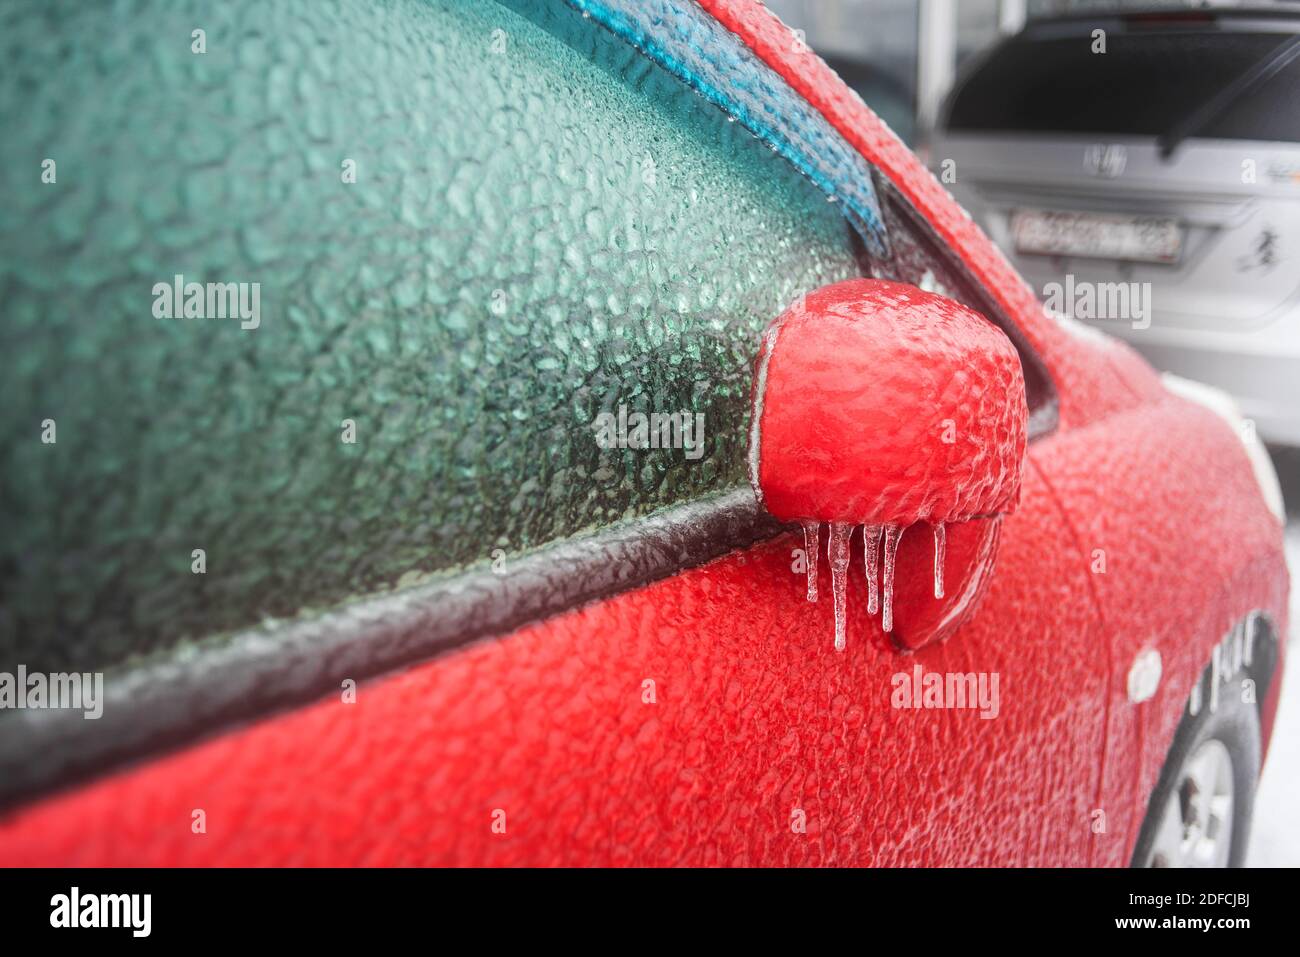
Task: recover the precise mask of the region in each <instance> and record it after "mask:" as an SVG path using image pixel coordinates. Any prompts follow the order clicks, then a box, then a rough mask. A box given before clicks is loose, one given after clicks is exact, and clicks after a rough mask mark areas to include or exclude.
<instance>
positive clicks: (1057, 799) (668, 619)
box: [0, 0, 1288, 865]
mask: <svg viewBox="0 0 1300 957" xmlns="http://www.w3.org/2000/svg"><path fill="white" fill-rule="evenodd" d="M701 4H702V6H703V7H704V8H705V9H707V10H709V11H711V12H712V13H713V14H714V15H715V16H717V17H718V18H719V20H720V21H721V22H722V23H724V24H725V25H726V26H727V27H728V28H729V29H730V30H732V31H733V32H734V33H735V34H736V35H738V36H739V37H741V39H742V40H743V41H744V42H745V43H746V44H747V45H748V46H749V47H750V48H751V49H753V50H754V51H755V52H756V53H757V54H758V55H759V56H760V57H761V58H762V59H763V60H764V61H765V62H767V63H768V64H769V65H770V66H771V67H772V68H773V69H775V70H776V71H777V72H779V73H780V74H781V75H782V76H783V77H784V78H785V79H786V80H787V81H788V82H790V83H791V84H792V85H793V86H794V87H795V88H796V89H798V90H799V91H800V92H801V93H802V94H803V95H804V96H806V97H807V98H808V100H809V101H810V102H811V103H812V104H813V105H814V106H815V107H816V108H817V109H819V110H820V111H821V112H822V113H823V115H825V116H826V118H827V119H828V120H830V121H831V122H832V123H833V124H834V125H835V127H836V128H837V129H839V130H840V132H841V133H843V135H844V136H845V137H846V138H847V139H848V140H849V141H850V142H851V143H852V144H853V145H854V146H855V147H857V148H858V149H859V150H860V151H861V152H862V155H863V156H865V157H866V158H867V159H868V160H869V161H871V162H872V163H874V164H875V165H877V166H878V168H879V169H880V170H882V172H883V173H884V175H886V176H887V177H888V178H889V179H890V180H891V181H892V182H894V183H895V184H896V185H897V186H898V188H899V189H900V190H901V191H902V192H903V193H904V194H905V195H907V197H908V198H909V199H910V200H911V201H912V202H913V203H914V204H915V206H916V207H917V209H918V210H920V211H921V213H922V214H923V215H925V216H926V217H927V218H928V219H929V220H930V221H931V222H932V223H933V224H934V225H935V226H936V228H937V229H938V230H939V232H940V234H941V235H942V236H943V238H944V240H945V242H947V243H948V244H949V245H950V246H951V247H952V248H953V249H954V250H956V251H957V252H958V254H959V255H960V256H961V257H962V259H963V260H964V261H965V262H966V264H967V265H968V266H969V268H970V269H971V270H972V271H973V272H974V274H975V275H976V276H978V277H979V279H980V280H981V281H982V282H983V283H984V284H985V286H987V288H988V289H989V290H990V292H991V293H992V294H993V295H994V296H995V297H996V298H997V299H998V301H999V302H1000V303H1001V304H1002V305H1003V307H1004V308H1006V309H1007V311H1008V313H1009V314H1010V315H1011V316H1013V317H1014V319H1015V321H1016V322H1017V323H1018V324H1019V325H1020V327H1021V328H1022V330H1023V331H1024V332H1025V334H1026V336H1027V337H1028V338H1029V339H1030V341H1031V343H1032V345H1033V347H1034V348H1035V350H1036V351H1038V352H1039V353H1040V355H1041V356H1042V357H1043V358H1044V360H1045V361H1046V363H1047V365H1048V367H1049V369H1050V371H1051V373H1052V376H1053V379H1054V381H1055V383H1056V386H1057V390H1058V392H1059V395H1060V427H1059V428H1058V430H1057V431H1056V433H1055V434H1053V435H1051V436H1048V437H1045V438H1043V439H1040V440H1038V441H1036V442H1034V443H1032V444H1031V445H1030V446H1029V450H1028V453H1027V460H1028V461H1027V465H1026V468H1025V471H1024V475H1023V486H1022V490H1021V503H1020V508H1019V509H1018V510H1017V511H1016V512H1015V513H1014V514H1011V515H1009V516H1007V517H1006V518H1005V519H1004V520H1003V522H1002V528H1001V543H1000V546H999V557H998V564H997V567H996V570H995V572H994V574H993V575H992V576H991V578H990V580H988V581H987V582H985V583H984V585H983V586H982V587H983V588H984V589H985V593H984V597H983V600H981V601H980V602H978V604H977V606H976V607H975V608H974V610H973V611H972V612H971V613H970V615H969V617H968V618H967V620H966V621H965V622H964V623H963V624H962V626H961V628H960V630H959V631H957V632H956V633H955V634H952V635H951V636H950V638H949V640H947V641H942V642H932V643H929V644H925V645H923V646H921V647H919V648H916V649H915V650H913V651H911V653H905V651H904V650H901V649H899V648H898V647H897V646H896V645H895V644H894V643H893V642H892V641H890V640H888V639H887V638H886V637H885V636H884V635H883V634H882V633H880V632H879V631H878V630H876V629H873V628H872V627H870V623H871V619H869V618H868V615H867V601H865V600H863V601H856V602H854V603H852V604H851V605H850V608H849V612H848V625H849V628H850V630H851V631H852V632H854V633H859V634H863V635H865V636H866V637H865V639H864V640H863V641H862V642H861V643H860V645H857V646H855V647H854V648H853V650H852V652H851V653H848V654H836V653H835V652H834V651H833V650H831V648H830V647H829V644H828V643H827V642H826V641H825V635H826V633H827V629H828V627H829V626H830V623H831V614H832V612H831V609H830V608H829V607H828V605H827V603H824V602H822V603H809V602H807V601H806V600H805V595H804V592H803V589H802V588H798V587H796V586H795V584H794V583H795V582H796V581H797V579H796V577H795V576H794V574H793V572H792V570H791V554H792V551H793V550H794V549H797V548H799V547H800V546H801V539H800V538H798V537H796V536H795V535H788V536H784V537H781V538H778V539H775V540H773V541H771V542H768V543H764V544H762V545H760V546H757V547H755V548H752V549H749V550H745V551H742V552H738V553H734V554H732V555H729V556H727V557H725V558H723V559H721V560H718V561H716V562H713V563H711V564H709V565H706V566H704V567H701V568H696V569H692V570H689V571H686V572H684V573H682V574H681V575H678V576H675V577H673V578H671V579H668V580H665V581H662V582H660V583H657V584H655V585H652V586H649V587H646V588H641V589H637V590H634V591H631V592H627V593H624V594H622V595H619V596H616V597H614V598H612V599H609V600H607V601H603V602H600V603H597V604H595V605H592V606H590V607H587V608H584V609H580V610H575V611H573V612H570V613H568V614H564V615H560V616H558V617H555V618H552V619H549V620H547V621H545V622H542V623H539V624H536V625H533V626H530V627H527V628H524V629H521V630H519V631H517V632H515V633H514V634H511V635H508V636H504V637H502V638H501V639H499V640H496V641H491V642H486V643H483V644H480V645H477V646H474V647H470V648H467V649H464V650H462V651H459V652H457V653H455V654H451V655H448V656H446V657H444V658H441V659H439V660H436V661H433V662H429V663H426V664H423V665H420V666H418V667H415V668H412V669H411V670H409V671H407V672H405V673H402V674H398V675H394V676H391V677H388V678H385V679H383V680H379V681H375V682H372V683H368V684H363V685H362V687H361V688H360V689H359V694H358V700H357V703H356V704H355V705H346V706H345V705H342V704H340V703H339V702H338V701H337V700H334V699H331V700H328V701H323V702H321V703H319V704H316V705H313V706H311V707H307V708H303V709H300V710H298V711H295V712H293V713H288V714H282V715H278V716H275V717H272V718H268V719H266V720H262V721H259V722H256V723H255V724H253V725H251V726H248V727H246V728H242V729H239V730H236V731H232V732H230V733H226V734H223V735H221V736H219V737H217V738H215V739H213V740H211V741H208V742H206V743H203V744H200V745H198V746H196V747H191V748H188V749H186V750H184V751H182V752H180V753H177V754H174V755H171V756H168V757H165V758H163V759H161V760H158V761H155V762H152V763H150V764H148V765H145V766H141V767H135V768H129V769H126V770H123V771H121V772H119V773H117V774H114V775H112V776H110V777H107V778H105V779H103V780H100V781H98V782H95V783H92V784H90V785H89V786H86V787H83V788H80V789H78V790H76V791H73V792H70V793H67V794H63V795H59V796H56V797H54V798H51V799H49V800H46V801H43V802H41V803H38V804H35V805H31V806H28V807H25V808H23V809H20V810H18V811H15V812H11V813H10V814H8V815H7V816H5V817H4V818H3V820H0V863H3V864H51V863H79V864H126V865H131V864H164V865H165V864H252V865H269V864H291V863H301V864H334V865H338V864H440V863H441V864H449V863H455V864H534V865H548V864H702V865H709V864H716V865H726V864H894V865H898V864H916V865H948V864H986V865H991V864H1086V863H1092V864H1098V865H1119V864H1124V863H1127V862H1128V860H1129V858H1130V855H1131V853H1132V848H1133V843H1134V840H1135V837H1136V831H1137V827H1138V825H1139V823H1140V821H1141V816H1142V813H1143V810H1144V808H1145V804H1146V800H1147V797H1148V795H1149V794H1150V792H1151V789H1152V787H1153V785H1154V782H1155V778H1156V775H1157V774H1158V772H1159V770H1160V766H1161V763H1162V761H1163V759H1164V754H1165V752H1166V750H1167V748H1168V746H1169V743H1170V740H1171V738H1172V734H1173V730H1174V728H1175V726H1176V725H1177V722H1178V719H1179V716H1180V715H1181V713H1182V710H1183V703H1184V701H1185V700H1186V696H1187V694H1188V691H1189V689H1190V688H1191V686H1192V683H1193V680H1194V679H1195V678H1196V676H1198V675H1199V674H1200V672H1201V669H1202V668H1203V666H1204V664H1205V662H1206V661H1207V660H1208V658H1209V655H1210V650H1211V648H1213V646H1214V645H1215V644H1216V643H1217V641H1218V640H1219V639H1220V638H1221V637H1222V636H1223V635H1224V634H1225V633H1226V632H1227V630H1228V629H1229V628H1230V627H1231V626H1232V625H1233V624H1234V623H1235V622H1236V621H1239V620H1240V619H1241V618H1242V617H1243V616H1245V615H1246V614H1247V613H1248V612H1251V611H1254V610H1258V611H1260V612H1262V613H1263V614H1264V615H1265V616H1267V617H1268V618H1269V619H1270V621H1271V623H1272V626H1273V628H1274V629H1275V630H1276V631H1279V632H1281V633H1285V627H1286V619H1285V615H1286V593H1287V585H1288V583H1287V575H1286V570H1285V565H1284V561H1283V557H1282V537H1281V530H1280V528H1279V526H1278V523H1277V522H1276V520H1275V519H1274V518H1273V516H1272V515H1271V514H1270V513H1269V512H1268V510H1267V509H1266V507H1265V505H1264V503H1263V501H1262V500H1261V497H1260V495H1259V491H1258V489H1257V487H1256V485H1255V480H1254V477H1253V474H1252V472H1251V468H1250V465H1249V463H1248V461H1247V459H1246V455H1245V453H1244V452H1243V450H1242V448H1241V443H1240V440H1239V438H1238V437H1237V436H1236V435H1234V434H1233V432H1232V430H1231V429H1230V428H1229V427H1228V426H1227V425H1226V424H1225V423H1224V422H1223V421H1221V420H1220V419H1218V418H1217V417H1216V416H1214V415H1213V414H1211V413H1210V412H1208V411H1206V410H1205V409H1202V408H1200V407H1198V406H1195V405H1192V404H1190V403H1188V402H1186V401H1183V400H1180V399H1176V398H1174V397H1172V396H1170V395H1168V394H1166V393H1165V392H1164V390H1163V389H1162V388H1161V386H1160V384H1159V381H1158V379H1157V378H1156V376H1155V375H1154V374H1153V373H1152V372H1151V370H1150V369H1149V368H1148V367H1147V366H1146V365H1145V363H1143V362H1142V361H1141V360H1140V359H1138V358H1137V357H1136V356H1135V355H1134V354H1133V353H1132V352H1131V351H1130V350H1127V349H1126V348H1125V347H1123V346H1121V345H1118V344H1096V343H1094V342H1091V341H1088V340H1083V339H1078V338H1075V337H1073V336H1071V335H1069V334H1068V333H1066V332H1065V331H1063V330H1062V329H1060V328H1058V327H1057V326H1055V325H1054V324H1052V323H1051V322H1049V321H1048V320H1046V319H1045V318H1044V317H1043V315H1042V313H1041V309H1040V308H1039V306H1038V304H1037V302H1036V300H1035V299H1034V297H1033V294H1032V292H1030V290H1029V289H1028V288H1027V287H1026V286H1025V285H1024V284H1023V283H1022V282H1021V281H1020V280H1019V278H1018V277H1017V276H1016V275H1015V274H1014V272H1013V271H1012V270H1011V268H1010V267H1009V266H1008V265H1007V264H1006V262H1005V260H1004V259H1003V258H1002V257H1001V255H1000V254H999V253H998V252H997V251H996V250H995V249H994V247H993V246H992V245H991V244H990V243H989V242H988V241H987V239H986V238H985V237H984V236H983V235H982V234H981V233H980V232H979V230H978V229H977V228H976V227H975V226H974V225H973V224H972V223H971V222H970V221H969V220H968V219H967V218H966V217H965V216H964V215H963V214H962V212H961V211H960V210H959V209H958V208H957V206H956V205H955V204H954V203H953V202H952V201H951V199H950V198H949V197H948V196H947V195H946V193H944V191H943V190H942V188H941V187H940V186H939V185H938V184H937V183H936V182H935V181H934V180H933V178H932V177H930V176H929V174H928V173H927V172H926V171H925V170H924V169H923V168H922V167H921V166H920V164H919V163H918V162H917V161H916V160H915V158H914V157H913V156H912V155H911V154H910V153H909V152H908V151H907V150H906V148H905V147H904V146H903V145H902V144H901V143H900V142H899V141H898V140H897V139H896V138H895V137H894V136H893V135H892V134H891V133H890V132H889V131H888V130H887V129H886V128H885V127H884V126H883V125H882V124H881V123H880V122H879V121H878V120H877V119H876V118H875V116H874V115H873V114H872V113H871V112H870V111H869V110H868V109H867V108H866V107H865V106H863V105H862V103H861V101H860V100H859V99H858V98H857V97H856V96H855V95H854V94H852V93H851V92H850V91H849V90H848V89H847V88H846V87H845V86H844V85H843V83H841V82H840V81H839V80H838V79H837V78H836V77H835V76H834V75H833V74H832V73H831V72H830V71H829V69H828V68H826V67H825V65H824V64H822V63H821V61H820V60H818V59H817V58H816V57H815V56H813V55H812V54H810V53H808V52H806V51H805V50H804V48H802V46H801V45H798V44H794V43H792V42H791V41H790V34H789V31H788V30H787V28H785V27H784V26H783V25H782V24H780V23H779V21H777V20H776V18H775V17H773V16H772V15H771V14H770V13H768V12H767V10H766V9H765V8H764V7H762V6H761V5H760V4H758V3H756V2H753V0H701ZM973 525H975V523H969V524H968V526H966V527H971V526H973ZM955 527H956V526H955ZM955 539H956V536H955V535H951V536H950V540H949V542H948V548H949V552H950V555H949V564H950V567H951V564H952V563H953V555H952V552H953V551H954V550H955V547H956V544H957V543H956V540H955ZM859 541H860V539H859ZM927 544H928V543H927ZM906 549H907V544H906V541H905V542H904V544H903V546H902V547H901V549H900V553H899V564H900V568H899V579H900V581H899V587H900V588H905V587H907V583H908V582H912V581H913V580H914V579H915V578H917V577H919V578H920V579H921V580H922V586H921V587H923V588H928V587H930V586H931V584H932V581H931V576H932V568H931V566H930V563H929V562H925V563H921V562H910V561H909V558H908V555H907V552H906ZM927 552H928V549H927ZM1099 555H1100V556H1101V557H1102V558H1104V562H1103V563H1102V565H1099V564H1098V556H1099ZM1099 568H1103V569H1104V570H1102V571H1099V570H1098V569H1099ZM828 575H829V571H828V570H826V569H825V567H824V566H823V568H822V581H823V583H825V581H826V580H827V576H828ZM847 587H848V588H849V589H850V590H852V589H861V590H862V591H863V592H865V590H866V587H867V585H866V582H865V581H864V580H863V579H862V578H861V577H859V576H849V578H848V586H847ZM954 587H955V586H954V583H953V580H952V577H951V574H950V576H949V581H948V582H947V590H948V591H949V592H951V590H952V589H953V588H954ZM900 624H901V622H900ZM1150 648H1154V649H1156V650H1158V651H1159V652H1160V654H1161V657H1162V660H1163V661H1164V663H1165V668H1164V675H1163V677H1162V679H1161V684H1160V687H1159V689H1158V691H1157V693H1156V695H1155V697H1153V698H1152V699H1150V700H1149V701H1146V702H1145V703H1143V704H1140V705H1134V704H1132V703H1131V702H1129V701H1128V699H1127V695H1126V691H1125V687H1124V680H1123V676H1124V674H1125V672H1126V671H1127V669H1128V666H1129V664H1130V663H1131V662H1132V660H1133V659H1134V657H1135V656H1136V655H1138V654H1140V653H1142V652H1143V651H1144V650H1146V649H1150ZM1279 651H1281V649H1279ZM917 664H920V665H921V666H922V667H923V668H924V670H925V672H927V673H928V672H935V671H939V672H969V671H980V672H989V673H993V672H996V673H998V674H999V675H1000V677H1001V680H1000V688H1001V689H1002V690H1001V693H1002V701H1001V706H1000V710H999V715H998V718H997V719H996V720H980V719H979V718H978V716H975V715H972V714H970V713H969V712H963V711H952V710H932V711H927V710H900V709H895V708H892V707H890V703H889V690H890V687H891V676H892V675H894V674H897V673H911V671H912V670H913V668H914V666H915V665H917ZM1279 670H1280V665H1279ZM1279 688H1280V681H1278V680H1274V681H1273V682H1272V685H1271V686H1270V689H1269V692H1268V696H1267V698H1266V699H1265V701H1264V702H1263V706H1262V708H1261V713H1262V718H1263V722H1262V723H1263V728H1264V733H1265V736H1266V738H1267V735H1268V734H1269V732H1270V730H1271V726H1272V718H1273V714H1274V712H1275V710H1276V706H1277V696H1278V692H1279ZM651 692H652V693H651ZM196 809H202V810H203V811H204V812H205V815H206V822H207V829H206V833H203V834H196V833H194V832H193V830H192V828H191V822H192V820H193V817H192V816H193V812H194V811H195V810H196ZM1099 812H1100V813H1101V815H1102V817H1101V818H1099V817H1098V813H1099ZM1099 820H1102V821H1103V822H1104V824H1103V826H1102V827H1101V828H1098V826H1097V824H1098V821H1099ZM796 821H802V822H803V826H802V827H801V828H796V827H795V826H793V822H796ZM496 822H503V823H504V828H494V827H493V824H494V823H496Z"/></svg>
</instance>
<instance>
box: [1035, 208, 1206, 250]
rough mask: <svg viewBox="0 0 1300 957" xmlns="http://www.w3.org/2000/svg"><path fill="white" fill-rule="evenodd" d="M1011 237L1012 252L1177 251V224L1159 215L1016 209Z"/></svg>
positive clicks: (1180, 243)
mask: <svg viewBox="0 0 1300 957" xmlns="http://www.w3.org/2000/svg"><path fill="white" fill-rule="evenodd" d="M1011 236H1012V239H1013V240H1014V242H1015V245H1016V252H1020V253H1035V254H1038V255H1044V256H1085V257H1087V258H1089V259H1123V260H1128V261H1130V262H1147V263H1176V262H1178V257H1179V255H1180V254H1181V253H1182V251H1183V228H1182V226H1181V225H1179V223H1178V220H1176V219H1169V218H1167V217H1161V216H1120V215H1112V214H1109V213H1066V212H1056V211H1053V210H1046V209H1017V210H1014V211H1013V212H1012V213H1011Z"/></svg>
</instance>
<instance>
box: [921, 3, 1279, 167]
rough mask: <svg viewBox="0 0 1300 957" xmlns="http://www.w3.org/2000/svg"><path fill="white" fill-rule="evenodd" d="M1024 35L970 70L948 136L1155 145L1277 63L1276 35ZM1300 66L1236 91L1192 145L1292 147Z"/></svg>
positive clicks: (1089, 31) (951, 109)
mask: <svg viewBox="0 0 1300 957" xmlns="http://www.w3.org/2000/svg"><path fill="white" fill-rule="evenodd" d="M1047 26H1048V25H1046V24H1045V25H1042V26H1039V27H1033V26H1031V27H1030V29H1028V30H1026V31H1025V32H1023V33H1021V34H1019V35H1017V36H1015V37H1012V38H1011V39H1009V40H1007V41H1006V42H1004V43H1002V44H1001V45H999V46H998V47H996V48H995V49H994V50H993V51H991V52H990V53H989V54H988V55H987V56H986V57H985V58H984V59H983V60H982V61H980V62H979V63H977V64H976V65H974V67H973V68H972V69H971V70H970V72H969V73H968V74H967V76H966V77H965V78H964V79H963V81H962V82H961V84H960V85H959V86H958V88H957V89H956V90H955V91H954V93H953V95H952V98H951V99H950V101H949V105H948V113H947V122H946V125H947V127H948V129H950V130H953V131H1007V132H1028V133H1051V132H1059V133H1108V134H1117V135H1135V136H1161V135H1163V134H1167V133H1168V132H1169V131H1170V130H1171V129H1172V128H1175V127H1176V126H1177V125H1178V124H1180V123H1181V122H1183V121H1184V120H1186V119H1187V118H1189V117H1192V116H1194V114H1195V113H1196V112H1197V111H1198V110H1201V109H1202V108H1203V107H1204V106H1205V105H1206V104H1207V103H1209V102H1210V101H1211V100H1212V99H1213V98H1214V97H1216V96H1218V95H1220V94H1221V92H1222V91H1224V90H1225V89H1228V88H1229V87H1231V85H1232V84H1233V83H1235V82H1237V81H1239V80H1240V79H1241V78H1242V77H1244V76H1246V75H1247V74H1249V73H1250V72H1251V71H1252V70H1253V69H1255V68H1257V67H1258V65H1259V64H1260V63H1261V61H1264V60H1267V59H1268V58H1269V57H1270V56H1272V55H1274V54H1276V53H1278V51H1279V50H1280V48H1281V47H1282V46H1283V45H1284V44H1286V43H1287V42H1288V41H1291V40H1292V39H1293V38H1294V36H1295V35H1294V34H1288V33H1279V32H1246V31H1224V30H1215V29H1196V30H1189V29H1179V30H1172V31H1161V32H1150V31H1135V32H1125V31H1123V30H1119V31H1115V30H1107V31H1106V33H1107V35H1106V37H1105V52H1104V53H1101V52H1094V50H1095V49H1096V48H1097V42H1096V38H1095V37H1094V32H1093V25H1091V24H1081V25H1076V27H1077V29H1074V30H1071V31H1070V32H1069V33H1068V34H1065V35H1063V33H1062V31H1061V30H1060V29H1059V28H1056V29H1047V28H1046V27H1047ZM1297 103H1300V58H1296V59H1290V60H1289V61H1287V62H1285V64H1284V65H1282V66H1281V68H1280V69H1278V70H1276V71H1275V72H1271V73H1270V74H1269V75H1267V76H1264V77H1261V78H1260V79H1259V81H1258V82H1255V83H1253V84H1251V85H1249V86H1248V87H1247V88H1245V89H1242V90H1241V91H1240V93H1239V94H1238V95H1236V96H1235V97H1234V98H1233V99H1232V102H1231V103H1230V104H1227V105H1226V108H1224V109H1222V110H1221V111H1219V112H1218V113H1217V114H1216V115H1214V116H1212V117H1208V118H1206V121H1205V122H1204V123H1203V124H1201V125H1200V126H1199V128H1198V129H1197V131H1196V133H1195V135H1196V136H1198V137H1206V138H1212V139H1246V140H1267V141H1275V142H1300V110H1298V109H1297V108H1296V104H1297Z"/></svg>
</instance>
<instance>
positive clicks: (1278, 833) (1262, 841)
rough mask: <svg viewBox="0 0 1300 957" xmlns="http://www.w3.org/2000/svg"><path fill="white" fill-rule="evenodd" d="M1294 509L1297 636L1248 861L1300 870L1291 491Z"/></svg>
mask: <svg viewBox="0 0 1300 957" xmlns="http://www.w3.org/2000/svg"><path fill="white" fill-rule="evenodd" d="M1287 492H1288V493H1289V494H1288V495H1287V503H1288V504H1289V505H1292V506H1293V508H1292V511H1291V514H1290V516H1289V518H1288V522H1287V527H1286V559H1287V564H1288V565H1289V566H1290V568H1291V626H1290V627H1291V634H1290V638H1291V641H1290V644H1289V645H1288V647H1287V663H1286V673H1285V674H1284V675H1283V676H1282V701H1281V703H1280V704H1279V705H1278V709H1277V724H1276V725H1274V729H1273V744H1272V746H1271V748H1270V750H1269V755H1268V760H1267V761H1266V762H1265V763H1264V774H1263V777H1262V778H1261V779H1260V784H1259V793H1258V794H1257V795H1256V797H1255V824H1254V829H1253V832H1252V834H1251V839H1250V852H1249V854H1248V855H1247V857H1246V862H1247V864H1249V865H1250V866H1252V867H1300V641H1298V640H1296V635H1297V634H1300V588H1297V587H1296V582H1297V581H1298V580H1300V514H1298V513H1297V511H1296V510H1295V508H1294V506H1295V505H1297V504H1300V501H1298V499H1300V496H1298V495H1297V492H1296V491H1294V490H1292V489H1287Z"/></svg>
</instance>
